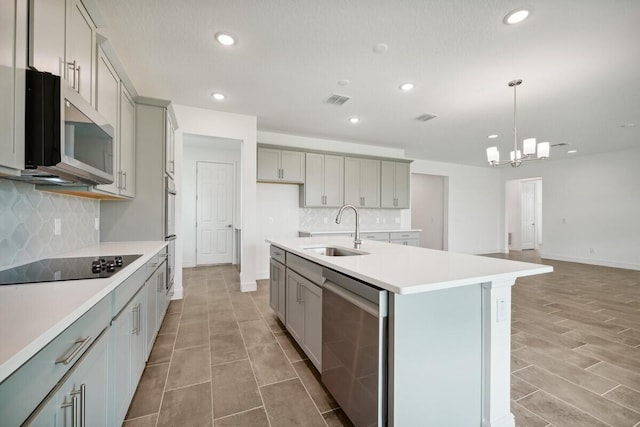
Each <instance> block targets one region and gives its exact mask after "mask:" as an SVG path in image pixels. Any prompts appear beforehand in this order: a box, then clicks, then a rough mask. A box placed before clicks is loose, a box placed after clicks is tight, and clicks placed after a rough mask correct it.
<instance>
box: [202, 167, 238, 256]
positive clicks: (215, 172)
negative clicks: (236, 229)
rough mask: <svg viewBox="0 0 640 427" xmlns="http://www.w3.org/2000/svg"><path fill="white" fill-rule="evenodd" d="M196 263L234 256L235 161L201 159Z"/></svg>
mask: <svg viewBox="0 0 640 427" xmlns="http://www.w3.org/2000/svg"><path fill="white" fill-rule="evenodd" d="M196 188H197V190H196V191H197V194H196V236H197V237H196V264H197V265H206V264H226V263H231V262H232V260H233V188H234V187H233V164H231V163H210V162H197V169H196Z"/></svg>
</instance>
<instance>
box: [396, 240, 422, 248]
mask: <svg viewBox="0 0 640 427" xmlns="http://www.w3.org/2000/svg"><path fill="white" fill-rule="evenodd" d="M390 243H393V244H396V245H405V246H420V239H394V240H392V241H391V242H390Z"/></svg>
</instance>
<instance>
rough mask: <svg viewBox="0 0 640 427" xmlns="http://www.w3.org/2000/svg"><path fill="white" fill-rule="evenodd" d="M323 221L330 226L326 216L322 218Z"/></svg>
mask: <svg viewBox="0 0 640 427" xmlns="http://www.w3.org/2000/svg"><path fill="white" fill-rule="evenodd" d="M322 220H323V221H324V223H325V224H329V218H327V217H326V216H325V217H324V218H322Z"/></svg>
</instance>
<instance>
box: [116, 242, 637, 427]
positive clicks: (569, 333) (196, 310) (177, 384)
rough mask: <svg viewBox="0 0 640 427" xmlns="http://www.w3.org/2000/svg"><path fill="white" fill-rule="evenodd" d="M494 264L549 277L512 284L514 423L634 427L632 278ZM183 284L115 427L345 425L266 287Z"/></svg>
mask: <svg viewBox="0 0 640 427" xmlns="http://www.w3.org/2000/svg"><path fill="white" fill-rule="evenodd" d="M492 256H497V257H505V255H504V254H495V255H492ZM506 257H509V258H512V259H519V260H523V261H530V262H542V263H544V264H549V265H553V267H554V269H555V271H554V272H553V273H551V274H545V275H540V276H533V277H527V278H521V279H518V281H517V282H516V284H515V285H514V287H513V312H512V353H511V354H512V357H511V371H512V377H511V399H512V402H511V410H512V412H513V414H514V415H515V418H516V426H517V427H529V426H532V427H552V426H554V427H573V426H576V427H578V426H579V427H583V426H584V427H586V426H609V427H640V272H639V271H633V270H622V269H614V268H607V267H598V266H590V265H585V264H575V263H569V262H559V261H551V260H540V258H539V257H537V255H536V253H535V252H533V251H525V252H511V253H510V254H509V255H507V256H506ZM183 285H184V288H185V298H184V299H183V300H181V301H172V303H171V305H170V306H169V310H168V313H167V316H166V318H165V320H164V322H163V325H162V328H161V330H160V333H159V335H158V338H157V339H156V342H155V344H154V347H153V350H152V354H151V356H150V359H149V362H148V364H147V367H146V369H145V372H144V374H143V377H142V380H141V381H140V384H139V386H138V390H137V391H136V394H135V396H134V399H133V402H132V404H131V407H130V408H129V413H128V414H127V421H126V422H125V426H127V427H143V426H145V427H154V426H186V425H194V426H196V425H197V426H211V425H215V426H270V427H281V426H282V427H288V426H329V427H331V426H341V425H349V421H348V420H346V419H345V417H344V414H343V413H342V411H341V410H340V409H339V408H338V405H337V404H336V402H335V401H334V400H333V399H332V398H331V396H330V395H329V394H328V393H327V392H326V390H325V389H324V388H323V387H322V385H321V384H320V383H319V381H318V374H317V372H316V371H315V369H314V368H313V367H312V366H311V364H310V362H309V361H308V360H307V358H306V357H305V355H304V353H303V352H302V351H301V350H300V349H299V348H298V346H297V345H296V344H295V343H294V341H293V339H292V338H291V337H290V336H289V334H288V333H287V332H286V331H285V328H284V326H283V325H282V323H280V322H279V320H277V318H276V316H275V314H274V313H273V311H272V310H271V308H270V307H269V302H268V298H269V291H268V282H267V281H259V282H258V291H257V292H251V293H241V292H239V286H240V285H239V279H238V274H237V272H236V270H235V269H234V268H233V267H231V266H221V267H198V268H191V269H184V270H183ZM437 427H447V426H437Z"/></svg>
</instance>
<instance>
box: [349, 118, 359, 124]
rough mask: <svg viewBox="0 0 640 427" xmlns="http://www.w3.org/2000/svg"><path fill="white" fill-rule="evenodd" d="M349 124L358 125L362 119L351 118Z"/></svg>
mask: <svg viewBox="0 0 640 427" xmlns="http://www.w3.org/2000/svg"><path fill="white" fill-rule="evenodd" d="M349 123H352V124H354V125H355V124H356V123H360V119H359V118H357V117H349Z"/></svg>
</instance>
